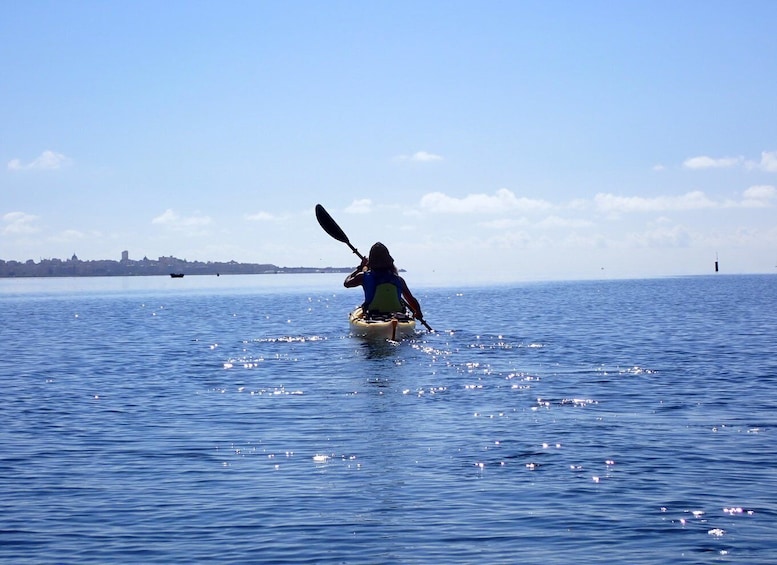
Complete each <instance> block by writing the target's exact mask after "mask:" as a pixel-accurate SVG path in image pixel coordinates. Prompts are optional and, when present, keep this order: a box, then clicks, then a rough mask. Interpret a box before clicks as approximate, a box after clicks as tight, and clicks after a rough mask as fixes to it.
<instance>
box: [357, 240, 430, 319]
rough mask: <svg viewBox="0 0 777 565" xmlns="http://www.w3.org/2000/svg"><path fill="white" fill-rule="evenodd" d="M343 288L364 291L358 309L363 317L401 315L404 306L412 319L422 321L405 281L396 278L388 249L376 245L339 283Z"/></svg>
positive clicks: (394, 267) (417, 305) (378, 244)
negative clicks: (361, 302)
mask: <svg viewBox="0 0 777 565" xmlns="http://www.w3.org/2000/svg"><path fill="white" fill-rule="evenodd" d="M343 286H345V288H354V287H357V286H361V287H362V288H363V289H364V304H363V305H362V309H363V310H364V311H365V312H366V313H367V316H380V315H381V314H404V313H405V312H406V310H405V304H407V306H408V307H409V308H410V310H411V311H412V312H413V316H414V317H415V318H418V319H419V320H423V314H422V313H421V305H420V304H419V303H418V300H416V299H415V297H414V296H413V294H412V293H411V292H410V289H409V288H407V283H405V279H403V278H402V277H400V276H399V272H398V271H397V268H396V266H395V265H394V259H393V258H392V257H391V254H390V253H389V250H388V248H387V247H386V246H385V245H383V244H382V243H381V242H377V243H376V244H375V245H373V246H372V247H371V248H370V253H369V255H368V256H367V257H365V258H364V259H362V262H361V264H360V265H359V266H358V267H356V270H355V271H354V272H353V273H351V274H350V275H348V276H347V277H346V278H345V281H343Z"/></svg>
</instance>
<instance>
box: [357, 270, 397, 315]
mask: <svg viewBox="0 0 777 565" xmlns="http://www.w3.org/2000/svg"><path fill="white" fill-rule="evenodd" d="M362 286H363V287H364V306H363V308H364V310H365V311H366V312H367V313H368V314H373V313H378V314H391V313H394V312H403V313H404V312H405V305H404V304H403V303H402V287H403V286H404V285H403V284H402V279H401V278H400V277H399V276H398V275H397V274H395V273H394V272H392V271H390V270H388V269H370V270H368V271H367V272H366V273H364V279H363V281H362Z"/></svg>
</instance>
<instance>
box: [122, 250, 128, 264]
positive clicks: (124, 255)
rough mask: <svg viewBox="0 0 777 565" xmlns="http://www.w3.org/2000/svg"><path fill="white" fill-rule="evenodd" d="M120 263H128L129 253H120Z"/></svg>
mask: <svg viewBox="0 0 777 565" xmlns="http://www.w3.org/2000/svg"><path fill="white" fill-rule="evenodd" d="M121 262H122V263H127V262H129V251H122V252H121Z"/></svg>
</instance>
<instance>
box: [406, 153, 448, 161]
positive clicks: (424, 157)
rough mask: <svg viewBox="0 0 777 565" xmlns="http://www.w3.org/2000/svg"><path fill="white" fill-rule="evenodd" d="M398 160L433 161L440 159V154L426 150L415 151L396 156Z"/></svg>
mask: <svg viewBox="0 0 777 565" xmlns="http://www.w3.org/2000/svg"><path fill="white" fill-rule="evenodd" d="M397 160H398V161H413V162H415V163H431V162H433V161H442V160H443V158H442V156H441V155H435V154H434V153H429V152H428V151H416V152H415V153H413V154H412V155H400V156H399V157H397Z"/></svg>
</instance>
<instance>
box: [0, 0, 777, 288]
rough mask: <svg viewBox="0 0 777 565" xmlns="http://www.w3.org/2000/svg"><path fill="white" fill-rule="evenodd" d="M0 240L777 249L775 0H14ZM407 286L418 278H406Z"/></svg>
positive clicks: (415, 248)
mask: <svg viewBox="0 0 777 565" xmlns="http://www.w3.org/2000/svg"><path fill="white" fill-rule="evenodd" d="M2 14H3V15H2V18H0V66H1V67H2V69H3V77H2V79H0V124H1V125H0V259H4V260H19V261H24V260H28V259H33V260H35V261H39V260H40V259H47V258H63V259H64V258H69V257H71V256H72V255H73V254H76V255H77V256H78V257H79V258H80V259H82V260H90V259H116V260H118V259H120V257H121V252H122V251H123V250H127V251H129V256H130V258H131V259H141V258H143V257H149V258H157V257H160V256H167V255H174V256H176V257H179V258H182V259H187V260H190V261H194V260H199V261H229V260H236V261H240V262H252V263H273V264H276V265H279V266H287V267H294V266H308V267H327V266H338V267H339V266H351V265H355V264H356V263H358V260H357V259H356V257H355V256H354V255H353V254H352V253H351V252H350V250H349V249H348V247H347V246H346V245H344V244H343V243H340V242H338V241H336V240H333V239H331V238H330V237H329V236H328V235H327V234H326V233H325V232H323V230H322V229H321V228H320V227H319V225H318V224H317V222H316V219H315V215H314V207H315V205H316V204H319V203H320V204H322V205H323V206H324V207H325V208H326V209H327V210H328V211H329V213H330V214H331V215H332V217H333V218H334V219H335V220H336V221H337V222H338V223H339V224H340V226H341V227H342V228H343V230H344V231H345V233H346V234H347V235H348V237H349V238H350V241H351V243H352V244H353V245H355V246H356V247H357V248H358V249H359V250H360V251H361V252H362V253H365V254H366V253H367V251H368V250H369V247H370V246H371V245H372V243H374V242H375V241H382V242H383V243H385V244H386V245H387V246H388V247H389V249H390V250H391V253H392V255H393V256H394V258H395V260H396V263H397V266H398V267H400V268H403V269H406V271H407V274H406V278H407V280H408V282H409V283H411V282H412V281H423V282H424V283H428V284H436V283H439V284H449V283H451V282H453V283H454V284H455V283H456V282H459V281H460V282H462V283H464V282H477V281H482V282H488V281H495V282H505V281H520V280H568V279H572V280H577V279H590V278H638V277H660V276H675V275H681V276H682V275H706V274H713V272H714V263H715V261H716V258H717V259H718V261H719V265H720V273H723V274H740V273H770V274H775V273H777V213H776V212H777V210H776V209H777V110H775V100H777V56H776V55H775V54H777V34H776V33H774V22H775V21H777V2H774V1H773V0H737V1H733V0H731V1H720V0H704V1H701V0H686V1H683V2H677V1H674V0H672V1H663V0H651V1H640V0H630V1H627V2H615V1H597V0H590V1H584V2H579V1H573V0H570V1H561V0H542V1H521V0H512V1H499V0H492V1H485V2H483V1H474V0H473V1H457V0H446V1H423V0H412V1H404V0H397V1H391V2H389V1H376V2H357V1H355V0H353V1H336V0H335V1H330V2H318V1H302V0H299V1H295V0H292V1H289V2H281V1H277V2H276V1H273V2H270V1H264V2H263V1H259V0H251V1H230V0H226V1H218V2H216V1H196V0H192V1H187V2H178V1H173V0H171V1H165V2H157V1H145V0H137V1H133V2H103V1H83V0H73V1H69V2H61V1H43V0H25V1H21V0H12V1H11V2H6V3H4V4H3V7H2ZM411 286H412V284H411Z"/></svg>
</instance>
